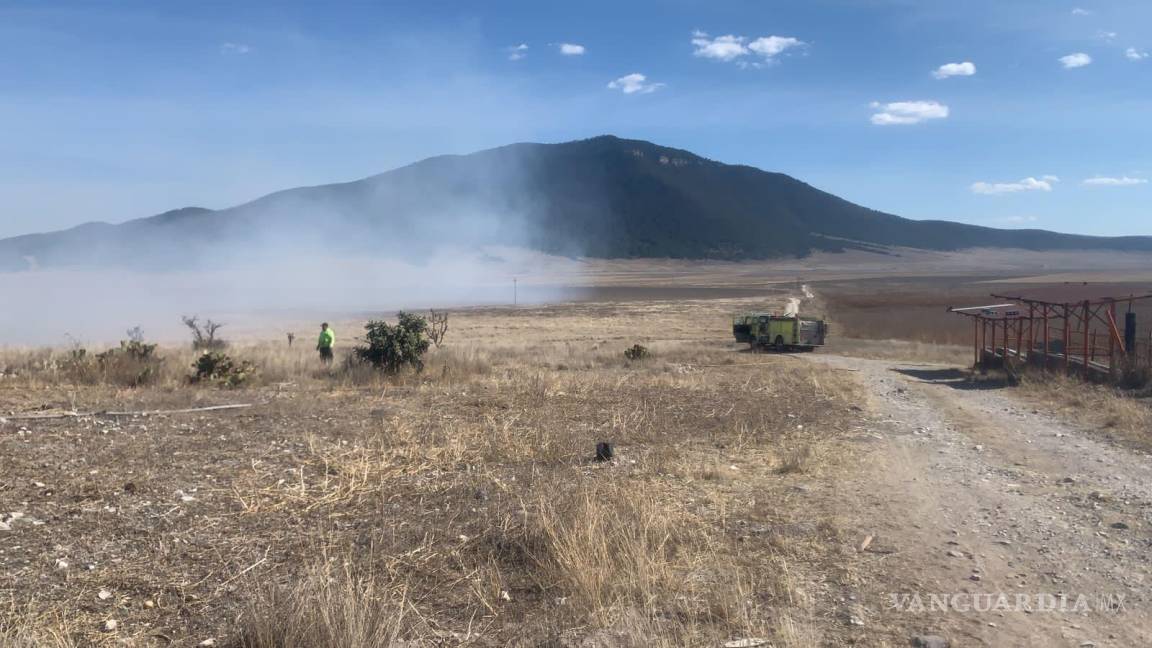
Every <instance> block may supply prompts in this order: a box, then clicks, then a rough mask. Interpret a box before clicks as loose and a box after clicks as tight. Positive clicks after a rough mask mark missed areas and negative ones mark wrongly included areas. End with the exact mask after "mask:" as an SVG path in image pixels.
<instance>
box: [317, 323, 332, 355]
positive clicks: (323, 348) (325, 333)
mask: <svg viewBox="0 0 1152 648" xmlns="http://www.w3.org/2000/svg"><path fill="white" fill-rule="evenodd" d="M335 342H336V334H335V333H333V332H332V329H331V328H330V327H329V326H328V322H324V323H323V324H321V325H320V340H319V341H317V342H316V350H317V351H319V352H320V362H322V363H324V364H332V344H333V343H335Z"/></svg>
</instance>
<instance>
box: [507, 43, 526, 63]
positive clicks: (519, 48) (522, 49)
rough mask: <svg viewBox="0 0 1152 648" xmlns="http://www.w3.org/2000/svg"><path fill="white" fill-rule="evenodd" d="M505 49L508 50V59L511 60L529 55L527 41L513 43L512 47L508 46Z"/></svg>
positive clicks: (517, 59)
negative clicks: (517, 43)
mask: <svg viewBox="0 0 1152 648" xmlns="http://www.w3.org/2000/svg"><path fill="white" fill-rule="evenodd" d="M505 49H506V51H507V52H508V60H509V61H519V60H520V59H522V58H524V57H525V56H528V45H527V43H520V44H519V45H513V46H512V47H508V48H505Z"/></svg>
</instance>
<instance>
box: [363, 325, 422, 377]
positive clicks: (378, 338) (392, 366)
mask: <svg viewBox="0 0 1152 648" xmlns="http://www.w3.org/2000/svg"><path fill="white" fill-rule="evenodd" d="M397 317H398V320H399V321H398V323H397V324H396V325H395V326H393V325H391V324H389V323H387V322H382V321H376V320H373V321H370V322H368V323H367V324H365V325H364V330H365V332H366V333H365V335H364V341H365V342H366V343H367V344H366V346H358V347H356V348H355V349H354V352H355V354H356V358H357V359H359V360H361V361H363V362H367V363H369V364H371V365H372V366H373V367H374V368H376V369H379V370H380V371H383V372H385V373H397V372H399V371H400V370H401V369H403V368H404V367H412V368H413V369H415V370H416V371H422V370H423V369H424V354H425V353H427V352H428V347H429V345H430V344H431V341H430V340H429V338H428V321H427V320H425V319H424V318H423V317H421V316H419V315H413V314H412V313H405V312H404V311H400V313H398V314H397Z"/></svg>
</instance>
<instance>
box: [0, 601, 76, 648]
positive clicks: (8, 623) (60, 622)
mask: <svg viewBox="0 0 1152 648" xmlns="http://www.w3.org/2000/svg"><path fill="white" fill-rule="evenodd" d="M8 607H9V609H7V610H3V613H2V614H0V648H80V646H81V645H82V644H81V643H79V642H77V641H76V640H75V638H74V637H75V636H76V628H74V627H73V625H72V624H71V623H69V621H68V620H67V619H65V618H62V617H61V616H60V615H58V614H51V613H45V612H44V611H41V610H37V609H36V608H37V606H36V605H35V604H29V605H24V606H17V605H15V604H10V605H9V606H8Z"/></svg>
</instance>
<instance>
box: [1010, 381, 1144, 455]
mask: <svg viewBox="0 0 1152 648" xmlns="http://www.w3.org/2000/svg"><path fill="white" fill-rule="evenodd" d="M1017 393H1018V394H1019V395H1020V396H1022V397H1023V398H1024V399H1026V401H1027V402H1030V403H1032V404H1033V405H1034V406H1036V407H1037V408H1041V409H1043V410H1045V411H1050V412H1053V413H1055V414H1057V415H1058V416H1061V417H1064V418H1067V419H1070V420H1073V421H1078V422H1080V423H1082V424H1083V425H1085V426H1086V427H1088V428H1090V429H1094V430H1096V431H1097V432H1098V433H1100V434H1103V435H1104V436H1107V437H1110V438H1113V439H1115V440H1118V441H1122V442H1124V443H1127V444H1129V445H1134V446H1136V447H1139V448H1142V449H1145V450H1147V449H1149V448H1152V436H1150V435H1149V430H1152V403H1150V402H1149V401H1148V399H1147V398H1138V397H1135V396H1134V395H1133V394H1132V393H1131V392H1126V391H1123V390H1120V389H1116V388H1113V387H1107V386H1104V385H1094V384H1090V383H1085V382H1084V381H1083V380H1082V379H1080V378H1079V377H1066V376H1062V375H1059V374H1054V373H1051V374H1043V373H1040V372H1032V373H1029V374H1027V375H1026V376H1025V377H1024V379H1023V380H1022V381H1021V383H1020V385H1019V388H1018V389H1017Z"/></svg>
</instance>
